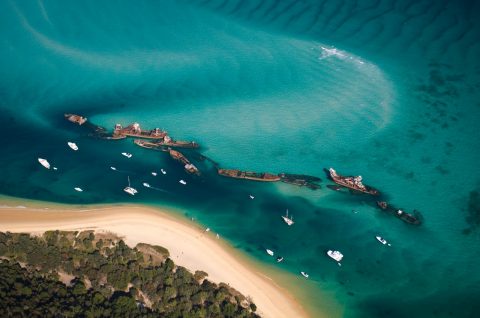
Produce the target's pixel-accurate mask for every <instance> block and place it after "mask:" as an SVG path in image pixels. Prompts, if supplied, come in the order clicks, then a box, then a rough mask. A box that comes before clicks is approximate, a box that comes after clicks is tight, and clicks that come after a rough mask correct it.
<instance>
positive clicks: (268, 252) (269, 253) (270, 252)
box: [265, 248, 273, 256]
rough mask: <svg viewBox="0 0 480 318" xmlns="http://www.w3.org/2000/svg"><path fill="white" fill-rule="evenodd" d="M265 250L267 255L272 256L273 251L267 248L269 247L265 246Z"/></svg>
mask: <svg viewBox="0 0 480 318" xmlns="http://www.w3.org/2000/svg"><path fill="white" fill-rule="evenodd" d="M265 251H267V254H268V255H270V256H273V251H272V250H269V249H268V248H267V249H266V250H265Z"/></svg>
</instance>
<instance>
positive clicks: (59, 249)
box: [0, 231, 258, 318]
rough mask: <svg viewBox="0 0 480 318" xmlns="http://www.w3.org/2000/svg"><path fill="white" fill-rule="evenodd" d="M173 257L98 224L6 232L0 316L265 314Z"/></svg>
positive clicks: (0, 256) (0, 236) (1, 238)
mask: <svg viewBox="0 0 480 318" xmlns="http://www.w3.org/2000/svg"><path fill="white" fill-rule="evenodd" d="M168 256H169V253H168V250H166V249H165V248H163V247H160V246H151V245H148V244H143V243H142V244H139V245H137V246H136V247H135V248H130V247H128V246H127V245H126V244H125V243H124V242H123V241H122V240H120V239H119V238H118V237H116V236H114V235H111V234H103V233H97V234H96V235H95V234H94V233H93V232H92V231H85V232H81V233H78V232H61V231H50V232H46V233H44V234H43V236H41V237H33V236H30V235H28V234H12V233H8V232H7V233H1V232H0V317H34V316H47V317H49V316H57V315H59V314H60V313H61V316H62V317H63V316H64V317H74V316H81V317H119V316H121V317H192V318H193V317H198V318H201V317H258V315H257V314H255V313H254V311H255V310H256V306H255V304H253V303H252V302H251V301H249V300H248V299H247V298H245V297H244V296H243V295H241V294H240V293H238V292H237V291H235V290H234V289H233V288H231V287H229V286H228V285H226V284H223V283H222V284H219V285H217V284H214V283H212V282H210V281H208V280H207V279H206V277H207V273H205V272H202V271H197V272H196V273H195V274H192V273H190V272H189V271H188V270H187V269H185V268H184V267H181V266H176V265H175V264H174V263H173V261H172V260H171V259H170V258H168Z"/></svg>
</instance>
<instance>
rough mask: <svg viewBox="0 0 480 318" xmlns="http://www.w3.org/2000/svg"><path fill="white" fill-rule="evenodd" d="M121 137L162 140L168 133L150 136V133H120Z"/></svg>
mask: <svg viewBox="0 0 480 318" xmlns="http://www.w3.org/2000/svg"><path fill="white" fill-rule="evenodd" d="M118 134H119V135H124V136H128V137H136V138H144V139H162V138H163V137H165V135H166V133H165V132H162V133H161V134H150V133H143V132H142V133H134V132H125V131H119V132H118Z"/></svg>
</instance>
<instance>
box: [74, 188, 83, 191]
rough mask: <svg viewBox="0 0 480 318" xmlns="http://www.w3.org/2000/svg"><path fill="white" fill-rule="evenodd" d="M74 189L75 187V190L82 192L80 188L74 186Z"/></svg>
mask: <svg viewBox="0 0 480 318" xmlns="http://www.w3.org/2000/svg"><path fill="white" fill-rule="evenodd" d="M74 189H75V191H78V192H83V190H82V188H79V187H76V188H74Z"/></svg>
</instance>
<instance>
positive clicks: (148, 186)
mask: <svg viewBox="0 0 480 318" xmlns="http://www.w3.org/2000/svg"><path fill="white" fill-rule="evenodd" d="M142 184H143V186H144V187H145V188H151V186H150V184H148V183H146V182H144V183H142Z"/></svg>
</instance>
